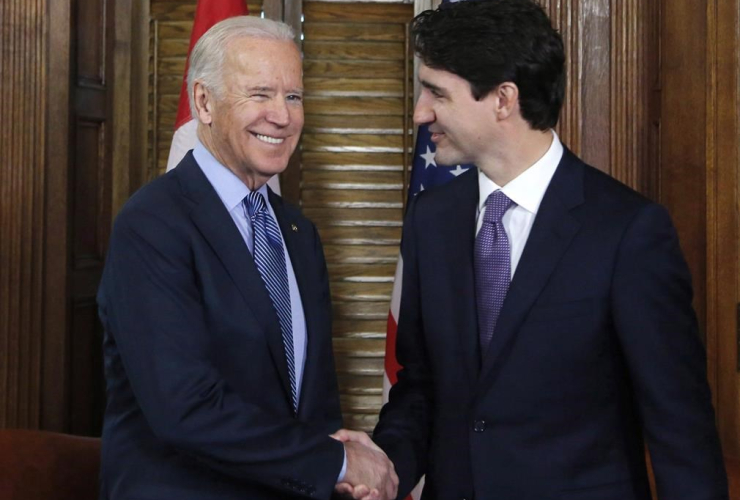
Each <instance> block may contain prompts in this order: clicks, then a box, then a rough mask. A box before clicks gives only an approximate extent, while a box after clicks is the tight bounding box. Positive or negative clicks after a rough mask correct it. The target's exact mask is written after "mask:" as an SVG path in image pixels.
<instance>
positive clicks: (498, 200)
mask: <svg viewBox="0 0 740 500" xmlns="http://www.w3.org/2000/svg"><path fill="white" fill-rule="evenodd" d="M513 204H514V202H513V201H511V200H510V199H509V197H508V196H506V195H505V194H504V192H503V191H500V190H499V191H494V192H493V193H491V194H490V195H488V198H487V199H486V213H485V214H483V222H492V223H495V222H501V217H503V216H504V214H505V213H506V211H507V210H508V209H509V208H511V206H512V205H513Z"/></svg>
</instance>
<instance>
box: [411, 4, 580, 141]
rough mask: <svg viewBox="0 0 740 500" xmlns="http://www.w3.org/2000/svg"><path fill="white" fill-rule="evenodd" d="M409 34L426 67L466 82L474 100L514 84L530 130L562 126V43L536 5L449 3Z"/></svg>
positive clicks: (421, 17) (418, 21)
mask: <svg viewBox="0 0 740 500" xmlns="http://www.w3.org/2000/svg"><path fill="white" fill-rule="evenodd" d="M411 36H412V38H413V43H414V50H415V52H416V54H417V55H418V56H419V57H421V59H422V61H424V64H426V65H427V66H429V67H430V68H434V69H441V70H444V71H449V72H450V73H454V74H456V75H457V76H459V77H461V78H464V79H465V80H467V81H468V83H470V90H471V92H472V94H473V97H474V98H475V99H476V100H480V99H482V98H483V97H485V96H486V95H488V93H489V92H491V91H492V90H494V89H495V88H496V87H498V86H499V85H500V84H502V83H504V82H513V83H515V84H516V86H517V87H518V88H519V105H520V108H521V113H522V117H523V118H524V119H525V120H526V121H527V122H528V123H529V125H530V126H531V127H532V128H534V129H537V130H547V129H548V128H551V127H554V126H555V124H556V123H557V122H558V117H559V115H560V108H561V106H562V104H563V98H564V96H565V52H564V50H563V40H562V38H560V34H559V33H558V32H557V31H555V30H554V29H553V27H552V24H550V19H549V18H548V17H547V14H546V13H545V11H544V10H543V9H542V7H540V6H539V5H538V4H536V3H535V2H534V1H532V0H468V1H461V2H457V3H445V4H442V5H441V6H440V7H439V8H438V9H437V10H427V11H425V12H422V13H421V14H419V15H418V16H416V17H415V18H414V20H413V22H412V25H411Z"/></svg>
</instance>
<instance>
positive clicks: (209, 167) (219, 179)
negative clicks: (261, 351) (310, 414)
mask: <svg viewBox="0 0 740 500" xmlns="http://www.w3.org/2000/svg"><path fill="white" fill-rule="evenodd" d="M193 157H194V158H195V161H196V162H197V163H198V166H199V167H200V169H201V170H202V171H203V173H204V174H205V176H206V178H207V179H208V182H210V183H211V185H212V186H213V189H215V190H216V193H217V194H218V197H219V198H221V201H222V202H223V204H224V206H225V207H226V210H227V211H228V212H229V215H230V216H231V218H232V220H233V221H234V224H236V227H237V229H239V233H240V234H241V235H242V238H243V239H244V243H246V245H247V248H248V249H249V252H250V253H252V254H254V235H253V234H252V221H250V220H249V218H248V217H247V211H246V210H245V206H244V198H246V197H247V195H249V193H250V192H251V191H250V190H249V188H248V187H247V186H246V185H245V184H244V183H243V182H242V181H241V180H240V179H239V178H238V177H237V176H236V175H235V174H234V172H232V171H231V170H229V169H228V168H226V167H225V166H224V165H222V164H221V163H220V162H219V161H218V160H217V159H216V158H214V156H213V155H212V154H211V152H210V151H208V149H206V147H205V146H204V145H203V144H202V143H201V142H200V141H196V143H195V148H193ZM258 191H259V192H260V193H262V196H264V198H265V202H266V203H267V210H268V211H269V212H270V216H271V217H272V218H273V219H275V221H276V222H277V218H276V217H275V212H274V211H273V210H272V205H270V200H269V198H268V197H267V184H265V185H263V186H262V187H260V188H259V189H258ZM278 227H279V226H278ZM281 236H282V240H283V251H284V252H285V265H286V267H287V270H288V286H289V287H290V313H291V317H292V321H293V350H294V351H295V352H294V354H295V383H296V392H297V396H298V401H300V398H301V383H302V382H303V368H304V366H305V363H306V317H305V316H304V315H303V303H302V302H301V294H300V292H299V291H298V282H296V279H295V271H293V263H292V262H291V261H290V254H289V253H288V249H287V247H286V246H285V236H283V235H282V233H281ZM346 472H347V453H346V452H345V454H344V463H343V464H342V470H341V471H340V472H339V477H338V479H337V482H341V481H342V479H344V475H345V473H346Z"/></svg>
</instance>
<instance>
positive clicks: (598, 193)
mask: <svg viewBox="0 0 740 500" xmlns="http://www.w3.org/2000/svg"><path fill="white" fill-rule="evenodd" d="M583 166H584V176H583V177H584V179H583V181H584V195H585V197H586V201H587V202H590V203H596V204H599V205H605V206H610V205H619V206H622V207H625V208H626V207H633V208H635V209H638V208H641V207H644V206H645V205H649V204H652V203H654V202H653V201H652V200H650V199H649V198H647V197H646V196H645V195H643V194H641V193H639V192H637V191H635V190H634V189H633V188H631V187H629V186H627V185H626V184H624V183H623V182H621V181H619V180H618V179H615V178H614V177H612V176H610V175H609V174H607V173H605V172H603V171H601V170H599V169H597V168H595V167H592V166H591V165H588V164H586V163H583Z"/></svg>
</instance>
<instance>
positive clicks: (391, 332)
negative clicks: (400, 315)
mask: <svg viewBox="0 0 740 500" xmlns="http://www.w3.org/2000/svg"><path fill="white" fill-rule="evenodd" d="M397 331H398V324H397V323H396V318H394V317H393V312H389V313H388V325H387V326H386V334H385V374H386V375H387V376H388V380H389V381H390V383H391V385H394V384H395V383H396V382H397V381H398V370H400V369H401V365H400V364H399V363H398V360H397V359H396V332H397Z"/></svg>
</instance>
